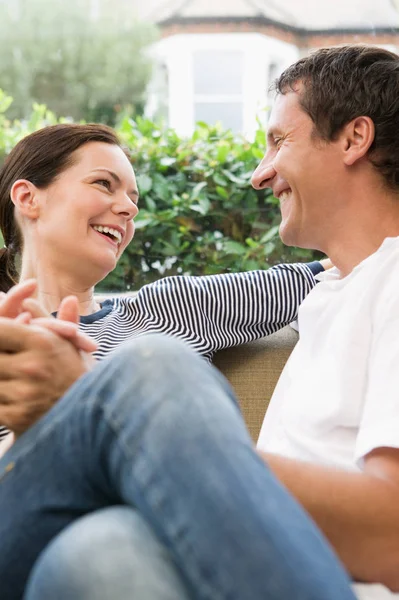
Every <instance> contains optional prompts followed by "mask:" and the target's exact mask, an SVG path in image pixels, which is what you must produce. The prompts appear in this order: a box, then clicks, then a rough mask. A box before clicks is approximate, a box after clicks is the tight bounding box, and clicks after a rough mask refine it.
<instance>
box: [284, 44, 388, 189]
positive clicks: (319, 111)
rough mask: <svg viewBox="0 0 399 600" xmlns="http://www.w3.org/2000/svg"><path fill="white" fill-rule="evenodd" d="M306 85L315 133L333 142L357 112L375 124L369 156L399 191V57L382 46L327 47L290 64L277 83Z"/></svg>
mask: <svg viewBox="0 0 399 600" xmlns="http://www.w3.org/2000/svg"><path fill="white" fill-rule="evenodd" d="M298 82H300V83H302V84H303V88H302V91H301V92H300V97H299V101H300V105H301V107H302V108H303V110H304V111H305V112H306V113H307V114H308V115H309V117H310V118H311V119H312V121H313V123H314V125H315V133H316V134H317V135H319V137H321V138H322V139H324V140H327V141H332V140H334V139H336V136H337V135H338V134H339V132H340V131H341V130H342V128H343V127H344V126H345V125H346V124H347V123H349V122H350V121H352V119H355V118H356V117H360V116H364V117H370V118H371V119H372V121H373V123H374V127H375V137H374V142H373V144H372V145H371V146H370V149H369V152H368V158H369V159H370V161H371V162H372V164H373V165H374V166H375V167H376V169H377V170H378V171H379V173H380V174H381V175H382V177H383V179H384V181H385V184H386V185H387V186H388V187H389V188H390V189H392V190H394V191H395V192H396V193H398V192H399V136H398V131H399V56H398V55H397V54H394V53H393V52H389V51H388V50H384V49H383V48H378V47H376V46H364V45H348V46H337V47H333V48H322V49H320V50H317V51H315V52H313V53H312V54H310V55H309V56H306V57H304V58H301V59H300V60H299V61H297V62H296V63H294V64H293V65H291V66H290V67H288V68H287V69H286V70H285V71H284V72H283V73H282V75H280V77H279V78H278V79H277V81H276V82H275V85H274V87H275V89H276V90H277V92H279V93H280V94H286V93H287V92H289V91H290V90H294V89H295V85H296V84H297V83H298Z"/></svg>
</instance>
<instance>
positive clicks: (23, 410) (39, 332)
mask: <svg viewBox="0 0 399 600" xmlns="http://www.w3.org/2000/svg"><path fill="white" fill-rule="evenodd" d="M35 289H36V283H35V281H33V280H30V281H27V282H24V283H22V284H19V285H16V286H15V287H14V288H12V290H10V292H8V294H1V295H0V425H5V426H6V427H8V428H9V429H11V430H12V431H13V432H14V433H15V435H17V436H18V435H20V434H21V433H23V432H24V431H25V430H26V429H27V428H28V427H30V426H31V425H32V424H33V423H34V422H35V421H37V420H38V419H39V418H40V417H41V416H43V415H44V414H45V413H46V412H47V411H48V410H49V409H50V408H51V407H52V406H53V405H54V403H55V402H57V400H59V398H61V396H63V394H64V393H65V392H66V391H67V390H68V389H69V388H70V386H71V385H72V384H73V383H74V382H75V381H76V380H77V379H79V377H81V375H83V374H84V373H85V372H86V371H87V370H88V369H89V368H90V366H91V364H92V363H91V361H90V360H88V359H89V357H90V353H91V352H93V351H94V350H95V349H96V344H95V342H94V341H93V340H91V339H90V338H89V337H88V336H86V335H84V334H83V333H82V332H80V331H79V329H78V322H79V314H78V304H77V299H76V298H74V297H72V296H70V297H68V298H65V299H64V300H63V302H62V303H61V305H60V308H59V311H58V316H57V319H55V318H54V317H52V316H51V315H49V314H48V313H47V312H46V311H45V310H43V309H42V308H41V307H40V305H39V303H38V302H37V301H36V300H35V299H34V298H33V297H32V295H33V294H34V292H35Z"/></svg>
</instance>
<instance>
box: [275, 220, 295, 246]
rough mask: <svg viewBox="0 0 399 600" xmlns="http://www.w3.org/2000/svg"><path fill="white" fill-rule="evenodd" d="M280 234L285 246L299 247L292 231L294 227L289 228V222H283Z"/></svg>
mask: <svg viewBox="0 0 399 600" xmlns="http://www.w3.org/2000/svg"><path fill="white" fill-rule="evenodd" d="M278 233H279V236H280V239H281V241H282V242H283V244H284V245H285V246H298V242H297V240H296V236H295V232H294V231H293V230H292V227H291V228H290V227H289V225H288V223H287V222H285V221H282V222H281V224H280V227H279V231H278Z"/></svg>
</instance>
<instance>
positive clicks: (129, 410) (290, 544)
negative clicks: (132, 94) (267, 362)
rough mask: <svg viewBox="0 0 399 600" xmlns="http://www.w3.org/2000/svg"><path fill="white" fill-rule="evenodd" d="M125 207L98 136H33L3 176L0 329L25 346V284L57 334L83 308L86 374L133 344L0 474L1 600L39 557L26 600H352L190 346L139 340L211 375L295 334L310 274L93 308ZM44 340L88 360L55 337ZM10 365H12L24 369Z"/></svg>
mask: <svg viewBox="0 0 399 600" xmlns="http://www.w3.org/2000/svg"><path fill="white" fill-rule="evenodd" d="M136 202H137V189H136V184H135V179H134V174H133V171H132V169H131V166H130V163H129V161H128V159H127V157H126V156H125V154H124V153H123V151H122V150H121V148H120V146H119V144H118V142H117V140H116V138H115V136H114V134H113V132H112V131H110V130H109V129H107V128H104V127H101V126H90V125H89V126H87V125H84V126H75V125H63V126H55V127H51V128H47V129H45V130H42V131H41V132H37V133H35V134H32V135H31V136H29V137H28V138H26V139H25V140H23V141H22V142H20V144H19V145H18V146H17V147H16V148H15V149H14V151H13V152H12V153H11V155H10V156H9V158H8V160H7V161H6V163H5V165H4V167H3V170H2V174H1V180H0V220H1V226H2V232H3V235H4V239H5V243H6V246H7V249H6V252H4V253H3V256H2V263H1V265H2V267H1V268H2V280H1V281H2V286H3V290H4V291H7V290H8V288H10V287H11V286H12V284H13V283H14V282H15V280H16V278H17V272H16V268H15V262H14V258H15V255H16V254H18V253H20V254H21V255H22V256H21V276H20V279H21V281H22V282H23V283H22V284H21V286H20V287H18V286H17V287H15V288H13V291H11V292H10V293H9V294H8V295H7V296H6V297H5V298H4V297H3V299H2V300H1V301H0V314H3V317H4V316H7V315H6V313H5V312H3V313H2V311H4V310H5V309H4V307H5V306H7V302H8V303H9V308H11V309H12V310H14V311H15V312H14V314H13V315H11V314H8V316H15V317H16V320H17V321H19V323H20V324H21V325H20V329H21V333H24V334H26V333H27V332H28V331H30V329H31V327H32V325H31V324H30V323H29V322H30V317H31V315H29V314H28V315H26V313H24V308H26V309H28V312H29V311H30V312H31V313H32V315H33V316H36V314H38V315H41V314H43V313H42V312H41V310H40V311H39V310H38V305H37V304H36V303H32V302H29V300H28V301H27V300H25V301H23V298H24V297H25V296H29V295H30V294H32V293H33V292H34V290H35V284H34V283H32V282H31V281H30V279H29V278H31V277H34V278H35V279H36V281H37V288H36V292H35V293H36V298H37V300H38V302H39V305H42V306H43V307H44V308H45V309H46V310H47V311H49V312H54V311H57V310H58V309H59V313H60V316H61V317H63V318H65V319H67V318H71V315H72V316H73V312H74V310H75V308H78V312H79V313H80V315H81V328H82V330H83V332H86V333H87V332H88V333H91V334H92V335H93V337H94V338H95V339H96V341H97V343H98V350H97V351H96V355H97V357H98V358H102V357H104V356H105V355H106V354H107V353H109V352H111V351H112V350H113V349H114V348H116V347H117V346H118V345H120V344H121V342H122V341H124V340H128V339H129V338H134V337H140V339H136V340H133V342H130V343H128V344H125V345H124V346H123V348H121V349H120V350H119V351H118V352H116V353H115V355H114V356H113V357H111V359H106V360H104V361H101V362H100V363H99V364H98V365H97V366H95V368H94V369H93V370H92V371H90V372H89V373H87V374H85V375H84V376H82V377H79V376H76V377H75V380H76V382H75V384H74V385H72V387H71V388H70V389H69V391H68V392H67V393H66V394H65V395H64V396H63V397H62V398H61V400H60V401H59V402H57V403H56V404H55V406H54V407H53V408H52V409H51V410H49V411H47V412H46V410H43V413H46V414H44V416H43V418H42V419H39V420H37V421H36V422H35V423H34V424H33V425H32V426H31V427H25V428H22V429H21V431H20V433H22V432H23V430H24V429H25V432H24V433H23V434H22V435H20V436H19V437H18V439H17V440H16V442H15V443H14V445H13V446H12V447H11V448H10V449H9V450H8V452H7V453H6V454H5V456H3V458H2V459H1V460H0V484H1V493H0V514H1V515H2V516H3V518H2V519H0V539H1V541H2V552H1V553H0V585H1V597H2V600H16V599H19V598H21V597H22V596H23V595H24V589H25V583H26V581H27V579H28V576H29V573H30V570H31V568H32V566H33V564H34V563H35V561H36V560H37V558H38V557H39V555H40V553H41V552H42V551H43V549H44V548H46V546H47V550H46V551H45V552H44V553H43V554H42V556H41V558H40V560H39V561H38V562H37V566H36V568H35V570H34V572H33V574H32V576H31V578H30V581H29V584H28V589H27V590H26V595H25V598H27V600H38V599H40V600H47V598H54V597H57V598H59V599H61V598H79V599H80V600H88V599H90V600H91V599H94V598H95V599H96V600H101V599H102V598H110V597H114V598H116V599H117V600H122V599H123V600H124V599H125V598H126V599H127V598H129V599H130V598H132V597H137V598H140V600H143V599H145V600H150V599H151V600H153V599H157V600H158V599H160V598H162V599H166V598H170V599H173V600H178V599H187V598H199V599H206V598H207V599H216V598H222V599H226V600H227V599H242V598H251V600H256V599H257V598H259V599H260V598H265V597H267V598H269V599H272V600H274V599H275V600H277V599H279V600H281V599H282V598H293V597H295V598H297V599H298V600H302V599H303V600H305V599H306V600H311V599H312V600H313V599H314V600H316V599H319V598H322V597H323V598H325V599H326V600H330V599H331V600H338V599H339V600H347V599H348V600H350V599H353V596H352V594H351V592H350V589H349V587H348V581H347V578H346V576H345V574H344V572H343V570H342V568H341V567H340V565H339V564H338V563H337V562H336V560H335V558H334V556H333V554H332V553H331V551H330V549H329V547H328V545H327V544H326V543H325V541H324V540H323V538H322V536H321V535H320V534H319V532H318V531H317V530H316V528H315V526H314V525H313V524H312V522H311V521H310V520H309V518H308V517H307V516H306V515H305V514H304V513H303V511H302V510H301V509H300V508H299V507H298V506H297V504H296V503H295V502H294V500H293V499H292V498H290V497H289V495H288V494H287V493H286V492H285V491H284V489H283V488H282V487H281V486H280V485H279V484H278V483H277V482H276V481H275V479H274V478H273V476H272V475H271V473H270V472H269V471H268V469H267V468H266V466H265V465H264V463H263V462H262V461H261V460H260V459H259V457H258V456H257V454H256V453H255V452H254V449H253V446H252V443H251V440H250V438H249V436H248V433H247V431H246V429H245V426H244V424H243V421H242V418H241V416H240V414H239V411H238V410H237V406H236V404H235V401H234V398H233V396H232V393H231V391H230V390H229V388H228V386H227V385H226V382H225V381H224V380H223V379H222V378H221V377H220V375H219V374H218V373H217V372H216V370H214V369H212V368H211V367H209V365H207V364H206V362H205V361H203V360H201V359H199V358H198V357H197V356H196V355H195V354H194V353H193V352H191V351H190V350H189V349H187V347H186V345H182V344H180V343H178V342H176V341H174V340H171V339H170V338H168V337H162V336H139V334H141V333H144V332H156V331H161V332H166V333H171V334H173V335H174V336H176V337H180V338H182V339H183V340H185V341H186V342H188V343H189V344H190V345H191V346H192V347H193V348H194V349H195V350H197V351H198V352H200V353H202V354H203V355H204V356H206V357H210V356H211V354H212V352H214V351H215V350H216V349H218V348H220V347H223V346H228V345H231V344H234V343H239V342H243V341H246V340H249V339H253V338H255V337H257V336H260V335H264V334H266V333H270V332H271V331H274V330H276V329H277V328H278V327H280V326H282V325H283V324H285V323H286V322H289V321H290V320H291V319H292V318H293V317H294V316H295V314H296V310H297V306H298V304H299V302H300V300H301V298H302V297H303V296H304V295H305V294H306V293H307V291H309V289H310V288H311V287H312V286H313V285H314V279H313V275H312V270H311V269H310V268H308V267H306V266H301V265H292V266H283V267H280V268H275V269H273V270H270V271H268V272H256V273H248V274H239V275H225V276H215V277H208V278H194V277H188V278H171V279H165V280H163V281H161V282H158V283H156V284H153V285H150V286H146V287H145V288H144V289H143V290H141V291H140V293H139V294H138V296H137V297H136V298H134V299H131V298H126V299H124V298H119V299H116V300H113V301H109V302H106V303H103V304H102V305H99V304H97V301H96V299H95V297H94V293H93V289H94V285H95V284H96V283H97V281H99V280H100V279H102V278H103V277H104V276H105V275H106V274H107V273H108V272H109V271H111V270H112V269H113V268H114V267H115V265H116V262H117V260H118V259H119V257H120V255H121V254H122V252H123V250H124V248H125V247H126V245H127V244H128V243H129V241H130V240H131V238H132V236H133V219H134V217H135V215H136V214H137V205H136ZM14 207H15V208H14ZM319 268H321V267H319ZM69 294H73V295H75V296H76V297H77V301H78V305H77V307H76V306H75V305H74V304H73V301H72V303H71V302H70V301H68V296H69ZM20 305H21V307H20ZM68 311H69V313H68ZM72 320H73V318H72ZM13 322H14V321H11V320H10V319H8V320H3V322H2V327H3V328H7V326H8V325H7V323H13ZM38 322H39V323H40V324H41V325H43V324H46V326H48V327H52V328H53V329H54V330H55V331H56V332H57V333H58V334H59V335H60V336H63V337H66V338H67V339H70V340H71V341H72V343H73V345H74V346H75V347H76V348H79V349H81V350H86V351H88V350H90V349H91V347H90V342H89V340H88V339H87V338H86V337H84V336H82V335H80V336H79V335H78V334H76V332H75V333H74V330H73V328H72V333H71V329H68V324H67V323H62V321H61V322H60V323H57V321H55V320H52V324H50V322H49V321H48V320H47V321H46V320H44V321H43V320H40V321H36V323H38ZM64 356H65V363H64ZM67 356H69V357H70V358H69V359H67ZM6 358H8V359H10V360H11V362H10V363H9V364H14V365H15V364H16V361H17V360H18V351H17V350H15V354H13V355H12V356H11V357H10V356H7V357H6ZM72 359H73V360H74V361H75V362H78V363H79V361H80V360H81V359H80V357H79V355H78V354H77V353H75V354H70V355H67V353H65V354H62V355H59V358H58V364H61V365H62V366H61V368H65V369H66V370H67V369H70V365H69V364H68V361H69V360H72ZM13 361H14V362H13ZM60 361H61V363H60ZM2 364H4V362H3V363H2ZM82 370H83V371H84V370H85V369H84V368H82ZM34 375H35V374H33V376H34ZM2 409H4V406H3V407H2ZM115 505H119V506H116V507H115ZM120 505H122V506H120ZM88 555H89V559H88ZM71 561H72V563H73V568H71V564H72V563H71ZM79 567H81V568H79ZM92 567H93V568H92ZM90 569H91V570H90ZM327 581H328V584H327V585H328V587H327V588H326V582H327Z"/></svg>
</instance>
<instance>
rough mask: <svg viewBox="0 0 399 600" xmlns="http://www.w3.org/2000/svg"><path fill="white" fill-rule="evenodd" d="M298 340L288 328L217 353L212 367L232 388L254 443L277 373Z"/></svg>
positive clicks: (278, 373)
mask: <svg viewBox="0 0 399 600" xmlns="http://www.w3.org/2000/svg"><path fill="white" fill-rule="evenodd" d="M297 340H298V334H297V332H296V331H295V330H294V329H293V328H292V327H290V326H287V327H284V328H283V329H281V330H280V331H277V332H276V333H273V334H272V335H269V336H267V337H265V338H261V339H260V340H256V341H255V342H250V343H248V344H243V345H241V346H236V347H234V348H228V349H226V350H221V351H220V352H217V353H216V355H215V357H214V361H213V362H214V365H215V366H216V367H217V368H218V369H220V371H222V373H223V374H224V375H225V376H226V377H227V379H228V380H229V381H230V383H231V385H232V386H233V388H234V390H235V392H236V395H237V397H238V400H239V402H240V406H241V410H242V412H243V415H244V418H245V421H246V423H247V427H248V429H249V432H250V434H251V436H252V438H253V440H254V441H255V442H256V440H257V439H258V435H259V431H260V428H261V425H262V421H263V417H264V416H265V412H266V409H267V407H268V404H269V401H270V398H271V396H272V394H273V390H274V388H275V385H276V383H277V381H278V378H279V376H280V373H281V371H282V369H283V367H284V365H285V363H286V361H287V359H288V357H289V355H290V354H291V352H292V350H293V348H294V346H295V344H296V342H297Z"/></svg>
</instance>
